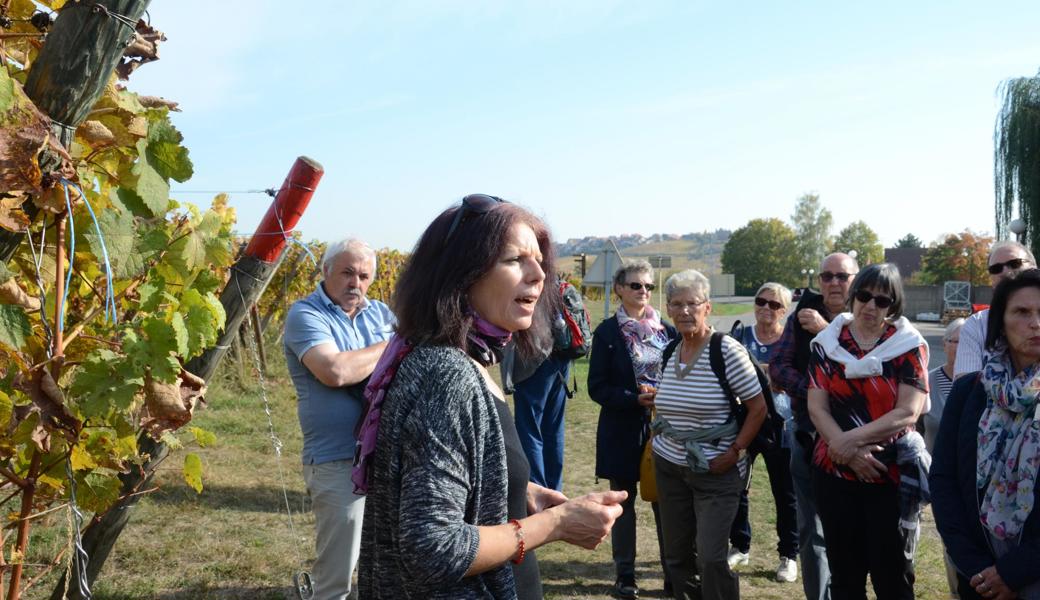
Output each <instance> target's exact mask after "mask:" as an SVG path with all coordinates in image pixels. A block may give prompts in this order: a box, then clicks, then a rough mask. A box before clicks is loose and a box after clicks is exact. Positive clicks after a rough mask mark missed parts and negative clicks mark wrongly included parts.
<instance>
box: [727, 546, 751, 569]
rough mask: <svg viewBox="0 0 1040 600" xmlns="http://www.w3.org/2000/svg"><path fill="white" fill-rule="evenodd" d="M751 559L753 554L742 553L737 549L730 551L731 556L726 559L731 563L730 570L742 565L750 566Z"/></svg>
mask: <svg viewBox="0 0 1040 600" xmlns="http://www.w3.org/2000/svg"><path fill="white" fill-rule="evenodd" d="M750 559H751V553H749V552H741V551H740V550H737V549H736V548H730V549H729V556H727V557H726V561H727V562H729V568H730V569H736V568H737V567H738V566H740V565H746V564H748V561H749V560H750Z"/></svg>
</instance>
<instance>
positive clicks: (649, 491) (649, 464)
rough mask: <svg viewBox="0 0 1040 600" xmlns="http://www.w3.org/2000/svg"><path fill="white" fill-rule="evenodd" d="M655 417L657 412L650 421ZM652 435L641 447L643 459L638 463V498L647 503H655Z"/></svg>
mask: <svg viewBox="0 0 1040 600" xmlns="http://www.w3.org/2000/svg"><path fill="white" fill-rule="evenodd" d="M655 416H657V411H656V410H653V411H652V412H651V413H650V419H651V420H653V418H654V417H655ZM653 441H654V434H653V432H651V433H650V439H648V440H647V441H646V445H645V446H643V458H642V460H640V461H639V497H640V498H642V499H643V500H646V501H647V502H657V475H656V474H655V473H654V444H653Z"/></svg>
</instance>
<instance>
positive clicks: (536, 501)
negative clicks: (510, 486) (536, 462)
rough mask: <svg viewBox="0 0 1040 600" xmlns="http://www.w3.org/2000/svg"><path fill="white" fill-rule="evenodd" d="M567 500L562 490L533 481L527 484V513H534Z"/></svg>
mask: <svg viewBox="0 0 1040 600" xmlns="http://www.w3.org/2000/svg"><path fill="white" fill-rule="evenodd" d="M566 501H567V496H564V495H563V493H562V492H557V491H556V490H553V489H549V488H547V487H543V486H540V485H538V484H537V483H534V482H529V483H528V484H527V514H528V515H534V514H538V513H540V512H542V511H543V510H545V509H547V508H552V507H554V506H558V505H560V504H563V503H564V502H566Z"/></svg>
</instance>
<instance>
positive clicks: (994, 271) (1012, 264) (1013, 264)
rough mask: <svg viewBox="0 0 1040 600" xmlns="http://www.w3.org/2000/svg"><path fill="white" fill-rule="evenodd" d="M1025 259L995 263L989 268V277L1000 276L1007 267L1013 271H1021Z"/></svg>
mask: <svg viewBox="0 0 1040 600" xmlns="http://www.w3.org/2000/svg"><path fill="white" fill-rule="evenodd" d="M1026 261H1027V259H1025V258H1012V259H1011V260H1009V261H1007V262H1002V263H995V264H992V265H990V266H989V274H990V275H1000V274H1001V273H1003V272H1004V267H1007V268H1009V269H1011V270H1012V271H1014V270H1015V269H1021V268H1022V265H1024V264H1026Z"/></svg>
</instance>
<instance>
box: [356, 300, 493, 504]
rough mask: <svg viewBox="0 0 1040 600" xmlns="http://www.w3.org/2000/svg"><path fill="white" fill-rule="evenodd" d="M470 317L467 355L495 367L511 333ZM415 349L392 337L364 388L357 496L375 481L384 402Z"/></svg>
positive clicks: (488, 322)
mask: <svg viewBox="0 0 1040 600" xmlns="http://www.w3.org/2000/svg"><path fill="white" fill-rule="evenodd" d="M470 316H471V317H472V318H473V323H472V325H471V327H470V329H469V333H468V334H467V335H466V350H467V353H468V354H469V355H470V356H471V357H473V359H474V360H476V361H477V362H479V363H480V364H482V365H484V366H485V367H487V366H490V365H493V364H495V363H496V362H498V361H499V360H500V359H501V357H502V350H503V349H504V348H505V347H506V344H508V343H509V340H510V338H511V337H512V334H511V333H510V332H508V331H506V330H505V329H502V328H501V327H498V326H497V325H494V324H492V323H491V322H490V321H487V320H485V319H484V318H483V317H481V316H480V315H478V314H477V313H475V312H471V313H470ZM414 347H415V346H413V345H412V344H411V343H409V342H407V341H406V340H405V339H404V338H402V337H400V336H398V335H394V336H393V337H391V338H390V343H389V344H387V347H386V350H384V351H383V356H381V357H380V358H379V362H377V363H376V367H375V370H373V371H372V377H371V378H370V379H369V381H368V385H367V386H365V407H364V411H363V412H362V414H361V418H360V419H359V420H358V425H357V427H356V428H355V429H354V437H355V439H357V447H356V448H355V450H354V470H353V472H352V473H351V475H350V479H351V481H353V482H354V493H355V494H359V495H364V494H366V493H368V487H369V484H370V483H371V482H372V460H373V457H374V456H375V453H376V445H377V443H378V442H379V419H380V418H381V417H382V416H383V400H385V399H386V392H387V390H389V389H390V384H391V383H393V381H394V377H395V376H396V375H397V368H398V367H400V366H401V363H402V362H404V359H405V357H406V356H408V354H409V353H410V352H411V351H412V349H413V348H414Z"/></svg>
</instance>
